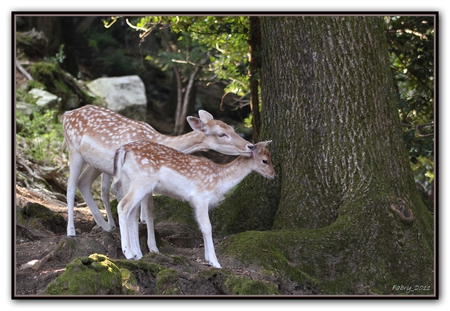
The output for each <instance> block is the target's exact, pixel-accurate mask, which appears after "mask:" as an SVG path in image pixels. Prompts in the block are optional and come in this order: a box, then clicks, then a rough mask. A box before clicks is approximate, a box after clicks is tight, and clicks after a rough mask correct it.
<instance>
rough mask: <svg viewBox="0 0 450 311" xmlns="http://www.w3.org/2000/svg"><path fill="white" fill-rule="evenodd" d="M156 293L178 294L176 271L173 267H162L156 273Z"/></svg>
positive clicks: (179, 292) (179, 291)
mask: <svg viewBox="0 0 450 311" xmlns="http://www.w3.org/2000/svg"><path fill="white" fill-rule="evenodd" d="M155 294H156V295H180V294H181V290H180V286H179V284H178V273H177V271H176V270H174V269H170V268H167V269H164V270H162V271H161V272H159V273H158V274H157V275H156V288H155Z"/></svg>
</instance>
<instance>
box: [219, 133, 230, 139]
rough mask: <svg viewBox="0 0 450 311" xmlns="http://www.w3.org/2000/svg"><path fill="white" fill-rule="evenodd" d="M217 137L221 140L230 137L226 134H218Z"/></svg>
mask: <svg viewBox="0 0 450 311" xmlns="http://www.w3.org/2000/svg"><path fill="white" fill-rule="evenodd" d="M217 136H219V137H220V138H222V137H228V136H227V134H225V133H219V134H217Z"/></svg>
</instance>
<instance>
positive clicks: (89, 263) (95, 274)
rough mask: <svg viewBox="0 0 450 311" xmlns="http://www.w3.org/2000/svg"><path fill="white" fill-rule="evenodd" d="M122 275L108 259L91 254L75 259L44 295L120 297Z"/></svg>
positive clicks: (48, 287) (122, 290)
mask: <svg viewBox="0 0 450 311" xmlns="http://www.w3.org/2000/svg"><path fill="white" fill-rule="evenodd" d="M122 283H123V282H122V273H121V271H120V269H119V268H118V267H117V266H116V265H115V264H114V263H112V262H111V261H110V260H109V259H108V257H106V256H105V255H100V254H92V255H90V256H89V257H77V258H75V259H74V260H73V261H72V262H70V263H69V264H68V265H67V267H66V271H64V273H63V274H62V275H60V276H59V277H57V278H56V279H55V280H54V281H53V282H52V283H50V284H49V285H48V286H47V288H46V289H45V292H44V293H45V294H46V295H102V294H103V295H120V294H123V293H124V289H123V287H122Z"/></svg>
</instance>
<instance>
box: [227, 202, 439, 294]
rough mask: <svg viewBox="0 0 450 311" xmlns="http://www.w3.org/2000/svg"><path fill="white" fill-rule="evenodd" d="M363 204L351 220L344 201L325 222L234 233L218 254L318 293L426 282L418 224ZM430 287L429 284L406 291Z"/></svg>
mask: <svg viewBox="0 0 450 311" xmlns="http://www.w3.org/2000/svg"><path fill="white" fill-rule="evenodd" d="M354 204H358V203H354ZM359 204H360V203H359ZM365 204H367V207H365V208H363V210H362V211H361V212H362V213H367V215H366V216H364V219H367V222H363V221H362V220H360V219H359V218H358V222H355V218H352V217H351V215H349V214H348V212H350V211H352V210H354V209H352V208H351V207H348V212H347V207H343V213H342V214H341V215H340V216H339V217H338V219H337V220H336V221H335V222H334V223H333V224H332V225H330V226H328V227H324V228H317V229H292V230H288V229H285V230H278V231H264V232H261V231H249V232H244V233H240V234H237V235H235V236H233V237H231V238H230V239H227V240H225V241H224V243H223V245H222V248H223V254H224V255H227V256H230V257H234V258H236V259H238V260H240V261H242V262H244V263H245V262H248V263H251V264H257V265H260V266H262V267H263V268H264V269H266V270H268V271H272V272H274V274H275V275H277V276H278V277H280V278H289V279H290V280H292V281H294V282H296V283H297V284H298V285H299V286H301V287H303V288H312V289H314V290H315V292H318V293H320V294H327V295H343V294H345V295H349V294H374V293H378V294H384V295H389V294H391V293H392V287H393V286H394V285H396V284H404V283H414V284H415V283H417V282H419V283H421V284H426V285H432V284H433V278H434V276H433V269H432V267H433V262H432V261H431V260H430V258H432V256H430V254H432V250H431V249H429V248H427V247H426V245H427V244H426V243H423V242H420V241H418V240H421V239H425V238H424V237H423V234H420V230H419V228H417V227H416V226H408V225H406V224H405V223H403V222H402V221H401V220H398V221H392V219H391V218H392V217H393V216H392V214H391V212H390V211H389V209H388V206H387V207H386V209H385V210H382V209H380V208H379V206H380V204H382V203H380V202H379V201H378V202H372V203H369V202H365ZM372 204H373V205H372ZM375 207H376V208H375ZM383 218H386V219H385V223H382V219H383ZM370 226H375V227H377V228H381V229H379V230H378V231H375V232H376V234H372V235H367V234H364V233H362V232H365V231H364V229H362V228H365V229H367V228H370ZM370 230H373V229H370ZM370 230H369V232H370ZM386 245H389V247H386ZM431 287H432V286H431ZM432 293H433V288H431V289H430V290H428V291H421V292H411V293H410V294H412V295H417V294H425V295H426V294H428V295H430V294H432ZM394 294H401V293H398V292H394Z"/></svg>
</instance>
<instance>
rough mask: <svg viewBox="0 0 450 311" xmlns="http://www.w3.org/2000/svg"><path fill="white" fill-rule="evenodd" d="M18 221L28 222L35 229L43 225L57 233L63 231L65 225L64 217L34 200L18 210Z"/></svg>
mask: <svg viewBox="0 0 450 311" xmlns="http://www.w3.org/2000/svg"><path fill="white" fill-rule="evenodd" d="M18 221H21V222H22V223H28V224H29V225H32V226H33V227H35V228H37V229H39V228H40V227H43V228H45V229H46V230H50V231H52V232H54V233H58V234H59V233H65V230H66V227H67V222H66V220H65V219H64V217H62V216H61V215H58V214H55V213H53V212H52V211H51V210H50V209H48V208H47V207H45V206H43V205H41V204H39V203H35V202H28V203H27V204H26V205H25V206H24V207H23V208H21V209H20V210H19V212H18Z"/></svg>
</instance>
